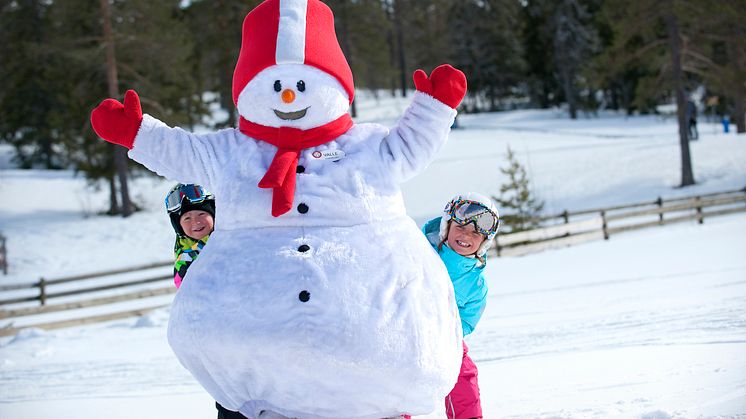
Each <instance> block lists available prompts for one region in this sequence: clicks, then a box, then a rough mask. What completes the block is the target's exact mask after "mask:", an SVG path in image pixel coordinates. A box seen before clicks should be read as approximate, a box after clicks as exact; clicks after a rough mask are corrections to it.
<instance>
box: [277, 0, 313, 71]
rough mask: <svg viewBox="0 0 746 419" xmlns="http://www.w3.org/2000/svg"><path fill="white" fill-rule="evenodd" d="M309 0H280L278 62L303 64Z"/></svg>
mask: <svg viewBox="0 0 746 419" xmlns="http://www.w3.org/2000/svg"><path fill="white" fill-rule="evenodd" d="M307 9H308V0H280V24H279V27H278V28H277V51H275V62H276V63H277V64H303V61H304V60H305V58H306V10H307Z"/></svg>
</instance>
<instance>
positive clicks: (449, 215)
mask: <svg viewBox="0 0 746 419" xmlns="http://www.w3.org/2000/svg"><path fill="white" fill-rule="evenodd" d="M498 225H499V216H498V213H497V208H496V207H495V204H494V203H493V202H492V200H491V199H489V198H488V197H486V196H483V195H480V194H476V193H468V194H464V195H457V196H455V197H454V198H453V199H452V200H451V201H449V202H448V204H447V205H446V207H445V209H444V210H443V216H441V217H438V218H435V219H433V220H430V221H428V222H427V223H426V224H425V226H424V227H423V228H422V230H423V232H424V233H425V236H427V239H428V240H429V241H430V244H431V245H432V246H433V248H434V249H435V250H436V251H437V252H438V255H440V258H441V259H442V260H443V263H444V264H445V265H446V268H447V269H448V275H449V276H450V277H451V281H453V288H454V291H455V293H456V303H457V305H458V311H459V316H460V317H461V327H462V329H463V331H464V336H466V335H468V334H469V333H471V332H472V331H474V328H475V327H476V326H477V323H478V322H479V319H480V317H482V312H484V307H485V305H486V304H487V284H486V283H485V281H484V276H483V275H482V271H483V270H484V268H485V266H486V265H487V250H489V248H490V246H492V242H493V241H494V239H495V236H496V235H497V228H498ZM468 351H469V349H468V348H467V347H466V343H464V355H463V360H462V363H461V372H460V373H459V377H458V381H457V382H456V386H455V387H454V388H453V390H452V391H451V393H450V394H449V395H448V396H447V397H446V400H445V405H446V416H447V417H448V419H471V418H481V417H482V406H481V403H480V399H479V383H478V381H477V366H476V365H475V364H474V362H473V361H472V360H471V358H470V357H469V355H468Z"/></svg>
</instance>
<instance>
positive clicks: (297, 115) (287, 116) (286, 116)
mask: <svg viewBox="0 0 746 419" xmlns="http://www.w3.org/2000/svg"><path fill="white" fill-rule="evenodd" d="M308 108H310V106H309V107H308ZM308 108H306V109H301V110H299V111H295V112H281V111H278V110H277V109H272V110H273V111H275V115H277V117H278V118H280V119H283V120H285V121H295V120H296V119H301V118H303V117H304V116H306V111H307V110H308Z"/></svg>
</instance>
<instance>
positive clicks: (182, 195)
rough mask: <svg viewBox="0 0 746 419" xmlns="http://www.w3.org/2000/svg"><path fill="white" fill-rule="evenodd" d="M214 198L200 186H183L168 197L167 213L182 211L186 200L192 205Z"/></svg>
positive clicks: (175, 189)
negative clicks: (182, 204) (182, 205)
mask: <svg viewBox="0 0 746 419" xmlns="http://www.w3.org/2000/svg"><path fill="white" fill-rule="evenodd" d="M210 196H212V194H210V193H209V192H207V191H206V190H205V188H203V187H201V186H199V185H193V184H188V185H181V186H179V187H177V188H174V189H172V190H171V192H169V193H168V195H166V211H167V212H176V211H178V210H179V209H181V203H182V202H183V201H184V199H186V200H187V201H189V203H191V204H199V203H200V202H204V200H205V199H207V198H208V197H210Z"/></svg>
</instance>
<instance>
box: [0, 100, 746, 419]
mask: <svg viewBox="0 0 746 419" xmlns="http://www.w3.org/2000/svg"><path fill="white" fill-rule="evenodd" d="M404 103H406V101H401V100H391V99H388V98H382V99H381V101H380V102H378V103H376V102H375V101H374V100H372V99H370V98H369V99H368V100H367V101H366V100H362V101H361V104H360V106H359V111H360V114H361V116H360V118H359V119H360V120H366V121H378V122H382V123H385V124H392V123H394V121H395V119H394V118H395V117H396V116H397V115H399V114H400V112H401V109H403V107H404ZM459 124H460V125H461V127H462V128H460V129H458V130H455V131H454V132H453V133H452V136H451V140H450V142H449V143H448V144H447V145H446V146H445V147H444V149H443V150H442V152H441V153H440V155H439V156H438V159H437V160H436V161H435V162H434V163H433V164H432V165H431V166H430V168H429V169H428V170H427V171H426V172H425V173H423V174H422V175H420V176H418V177H417V178H415V179H413V180H411V181H409V182H408V183H407V184H405V185H404V190H405V200H406V204H407V208H408V211H409V213H410V215H412V217H413V218H415V219H416V220H417V221H419V222H422V221H424V220H426V219H427V218H428V217H431V216H435V215H437V214H438V212H439V211H440V209H441V208H442V206H443V204H444V203H445V201H446V200H448V199H449V198H450V196H451V195H453V194H455V193H457V192H460V191H472V190H473V191H480V192H483V193H487V194H497V193H498V191H499V185H500V184H501V183H503V182H504V181H505V178H504V176H503V175H502V174H501V173H500V171H499V168H500V167H503V166H504V165H505V151H506V147H507V146H508V145H510V147H511V148H512V149H513V150H514V151H516V153H517V155H518V157H519V159H520V160H521V161H522V162H523V163H524V164H525V165H526V166H527V168H528V169H529V174H530V176H531V179H532V181H533V184H534V187H535V190H536V192H537V193H538V194H539V196H540V197H541V198H543V199H544V200H545V202H546V211H547V212H549V213H556V212H560V211H562V210H563V209H569V210H577V209H584V208H591V207H599V206H608V205H615V204H623V203H627V202H635V201H647V200H652V199H655V198H656V197H658V196H663V197H664V198H666V197H674V196H682V195H693V194H697V193H705V192H714V191H720V190H731V189H739V188H742V187H744V186H746V136H743V135H741V136H737V135H733V134H729V135H725V134H722V133H721V132H720V131H719V127H718V126H717V125H714V124H713V125H708V124H706V123H705V124H700V132H701V140H700V141H697V142H693V143H691V147H692V156H693V163H694V174H695V178H696V179H697V181H698V184H697V185H695V186H693V187H688V188H677V187H676V186H677V185H678V183H679V176H680V175H679V164H680V157H679V149H678V139H677V134H676V132H677V131H676V126H675V124H674V123H673V121H670V120H661V119H658V118H656V117H633V118H627V117H624V116H621V115H615V114H606V115H602V116H601V117H599V118H594V119H581V120H577V121H571V120H568V119H566V117H565V115H564V114H563V113H561V112H560V111H552V110H548V111H539V110H529V111H514V112H504V113H492V114H480V115H465V116H462V117H459ZM3 150H5V152H6V153H7V148H4V149H3ZM0 154H2V153H0ZM0 161H3V162H6V163H3V166H2V167H3V169H2V170H0V195H1V196H3V200H2V204H0V231H2V232H3V234H5V235H6V236H7V237H8V250H9V260H10V263H11V265H10V272H9V275H8V276H5V277H2V276H0V283H11V282H28V281H33V280H37V279H38V277H39V276H45V277H54V276H60V275H69V274H75V273H80V272H88V271H92V270H100V269H107V268H118V267H122V266H127V265H132V264H141V263H147V262H153V261H162V260H167V259H169V258H170V257H171V247H172V245H173V236H172V234H173V233H172V231H171V227H170V225H169V223H168V219H167V217H166V215H165V212H164V211H163V208H162V205H163V203H162V198H163V196H164V195H165V193H166V191H167V190H168V189H169V188H170V186H171V185H172V182H170V181H166V180H161V179H158V178H152V177H140V178H138V179H136V180H135V187H134V190H136V193H135V194H134V196H135V199H136V200H137V201H138V203H140V204H141V205H142V206H143V207H144V208H145V210H144V211H142V212H139V213H137V214H135V215H134V216H132V217H130V218H128V219H120V218H108V217H100V216H96V215H95V214H96V212H97V211H100V210H102V209H104V208H105V206H106V199H107V192H106V190H105V189H103V190H99V191H96V190H92V189H90V188H88V187H86V184H85V182H84V181H83V180H82V179H80V178H76V177H75V176H74V175H73V173H72V172H64V171H63V172H49V171H42V170H34V171H21V170H15V169H12V168H9V167H8V166H7V157H2V158H0ZM218 223H219V213H218ZM743 237H746V215H733V216H727V217H722V218H717V219H716V218H712V219H707V220H706V221H705V224H704V225H697V224H696V223H694V222H692V223H683V224H680V225H676V226H666V227H662V228H654V229H650V230H644V231H639V232H635V233H626V234H622V235H618V236H614V237H612V239H611V240H609V241H607V242H593V243H587V244H584V245H580V246H576V247H571V248H566V249H561V250H555V251H550V252H544V253H539V254H534V255H530V256H526V257H520V258H500V259H498V258H492V259H491V260H490V263H489V266H488V272H487V275H488V281H489V285H490V296H489V303H488V307H487V310H486V312H485V316H484V318H483V320H482V322H481V323H480V324H479V326H478V327H477V330H476V332H475V333H474V334H473V335H471V336H470V337H469V339H468V344H469V345H470V348H471V354H472V356H473V357H474V359H475V360H476V362H477V364H478V366H479V369H480V383H481V387H482V396H483V406H484V408H485V417H487V418H497V417H521V418H529V417H531V418H533V417H542V418H585V417H598V418H601V417H603V418H607V417H624V418H643V417H644V418H672V417H682V418H689V417H700V416H702V417H746V357H744V356H743V354H744V353H746V259H744V257H743V255H744V254H746V241H744V239H743ZM167 318H168V311H167V310H162V311H159V312H155V313H153V314H151V315H149V316H146V317H143V318H140V319H131V320H126V321H116V322H111V323H108V324H100V325H95V326H88V327H79V328H71V329H63V330H58V331H54V332H43V331H39V330H27V331H25V332H23V333H21V334H19V335H18V336H16V337H13V338H3V339H0V417H2V418H31V419H33V418H49V417H55V418H76V419H77V418H81V419H88V418H98V417H101V416H106V417H110V418H144V417H154V418H155V417H157V418H180V419H189V418H194V419H196V418H205V417H214V416H215V413H214V408H213V405H212V401H211V400H210V398H209V396H208V395H207V394H206V393H204V391H203V390H202V389H201V388H200V387H199V386H198V385H197V384H196V382H194V380H193V379H192V378H191V377H190V376H189V374H188V373H187V372H186V371H185V370H183V369H182V368H181V367H180V366H179V364H178V362H177V361H176V359H175V358H174V356H173V355H172V353H171V351H170V349H169V348H168V345H167V343H166V340H165V325H166V322H167ZM429 417H430V418H442V417H443V415H442V413H441V412H436V413H433V414H432V415H430V416H429Z"/></svg>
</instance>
